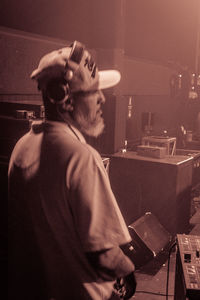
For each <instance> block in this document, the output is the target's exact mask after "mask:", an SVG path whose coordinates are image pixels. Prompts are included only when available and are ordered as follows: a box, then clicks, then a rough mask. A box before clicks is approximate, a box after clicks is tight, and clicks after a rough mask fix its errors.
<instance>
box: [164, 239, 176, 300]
mask: <svg viewBox="0 0 200 300" xmlns="http://www.w3.org/2000/svg"><path fill="white" fill-rule="evenodd" d="M175 246H176V241H175V242H174V243H173V244H172V245H171V247H170V249H169V254H168V264H167V282H166V300H168V296H169V295H168V289H169V266H170V257H171V252H172V249H173V248H174V247H175Z"/></svg>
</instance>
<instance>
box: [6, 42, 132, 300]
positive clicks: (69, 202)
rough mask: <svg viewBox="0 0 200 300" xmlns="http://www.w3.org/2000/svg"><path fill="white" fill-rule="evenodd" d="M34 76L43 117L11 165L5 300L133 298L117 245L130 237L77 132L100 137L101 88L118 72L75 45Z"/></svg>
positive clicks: (98, 163)
mask: <svg viewBox="0 0 200 300" xmlns="http://www.w3.org/2000/svg"><path fill="white" fill-rule="evenodd" d="M31 78H32V79H35V80H36V81H37V83H38V88H39V89H40V90H41V92H42V95H43V101H44V106H45V116H46V117H45V121H44V122H43V123H41V124H37V123H36V124H34V123H33V125H32V128H31V130H30V132H28V133H27V134H26V135H25V136H24V137H22V138H21V139H20V140H19V141H18V143H17V144H16V146H15V148H14V150H13V153H12V156H11V159H10V164H9V172H8V175H9V211H10V222H9V224H10V229H9V232H10V233H9V239H10V245H9V249H10V258H9V261H10V278H9V281H10V284H11V288H10V299H12V300H14V299H20V300H23V299H24V300H25V299H26V300H33V299H34V300H40V299H41V300H67V299H69V300H80V299H83V300H85V299H94V300H98V299H119V295H120V292H122V294H123V295H124V299H129V298H130V297H131V296H132V295H133V294H134V292H135V287H136V282H135V277H134V265H133V263H132V262H131V261H130V259H129V258H128V257H127V256H126V255H124V253H123V252H122V251H121V249H120V246H121V245H124V244H126V243H128V242H130V240H131V238H130V235H129V232H128V230H127V227H126V225H125V222H124V219H123V217H122V215H121V213H120V210H119V208H118V205H117V203H116V200H115V197H114V195H113V193H112V190H111V187H110V183H109V178H108V175H107V172H106V170H105V168H104V165H103V163H102V159H101V157H100V155H99V154H98V153H97V151H96V150H95V149H93V148H92V147H91V146H90V145H88V144H87V143H86V141H85V138H84V136H83V135H82V133H83V134H87V135H89V136H95V137H97V136H98V135H99V134H100V133H101V132H102V131H103V128H104V121H103V119H102V110H101V106H102V104H103V103H104V102H105V98H104V96H103V93H102V91H101V88H107V87H111V86H113V85H115V84H117V83H118V82H119V80H120V74H119V72H118V71H115V70H111V71H101V72H99V71H98V69H97V66H96V64H95V63H94V61H93V60H92V58H91V55H90V54H89V52H88V51H87V50H86V49H85V47H84V46H83V45H82V44H81V43H79V42H74V43H73V45H72V46H70V47H66V48H63V49H59V50H56V51H53V52H51V53H49V54H47V55H45V56H44V57H43V58H42V59H41V61H40V63H39V66H38V68H37V69H36V70H35V71H33V73H32V75H31ZM81 132H82V133H81ZM120 279H121V283H123V285H122V286H121V285H120V284H119V283H120ZM116 282H118V285H116ZM116 286H117V287H118V289H116Z"/></svg>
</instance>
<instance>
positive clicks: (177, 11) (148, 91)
mask: <svg viewBox="0 0 200 300" xmlns="http://www.w3.org/2000/svg"><path fill="white" fill-rule="evenodd" d="M0 41H1V42H0V53H1V59H0V125H1V126H0V140H1V141H0V143H1V147H0V148H1V150H0V178H1V201H2V210H1V221H2V225H1V240H2V243H1V244H2V250H1V262H2V266H3V268H2V269H4V268H7V260H8V257H7V250H8V249H7V238H8V234H7V219H8V218H7V216H8V213H7V204H8V166H9V161H10V158H11V153H12V151H13V149H14V146H15V145H16V143H17V141H18V140H19V139H20V138H21V137H22V136H23V135H25V134H26V133H27V132H28V131H29V130H30V128H31V126H32V124H33V123H34V122H35V121H36V122H43V121H45V112H44V105H43V100H42V95H41V92H40V91H39V90H38V89H37V84H36V82H34V81H33V80H31V78H30V75H31V73H32V71H33V70H34V69H35V68H36V67H37V65H38V62H39V60H40V59H41V58H42V57H43V56H44V55H45V54H46V53H48V52H51V51H53V50H57V49H61V48H64V47H69V46H70V45H71V44H72V43H73V42H74V41H79V42H81V43H82V44H84V45H86V46H87V48H88V49H89V51H90V52H91V53H92V56H93V57H94V59H95V61H96V63H97V65H98V69H99V70H100V71H101V70H106V69H111V70H112V69H115V70H118V71H119V72H120V74H121V80H120V82H119V84H117V85H115V86H111V87H109V88H107V89H105V90H104V91H103V93H104V96H105V99H106V102H105V104H104V106H103V108H102V110H103V117H104V123H105V128H104V131H103V132H102V134H101V135H100V136H99V137H97V138H96V137H93V136H89V135H87V134H85V135H84V138H85V140H86V142H87V143H88V144H89V145H90V146H91V147H93V148H94V149H95V150H97V151H98V152H99V154H100V156H101V158H102V161H103V163H104V167H105V169H106V171H107V172H106V173H107V175H108V177H109V180H110V186H111V189H112V191H113V194H114V196H115V198H116V202H117V204H118V206H119V210H120V212H121V214H122V216H123V218H124V221H125V225H126V226H127V230H128V232H129V234H130V236H131V238H132V242H130V243H129V244H128V246H127V245H126V247H125V248H124V249H123V251H124V253H126V254H127V256H129V257H130V259H131V260H132V261H133V263H134V264H135V267H136V270H135V276H136V280H137V287H136V292H135V294H134V295H133V296H132V297H131V298H130V299H135V300H146V299H147V300H148V299H149V300H156V299H158V300H161V299H166V300H167V299H168V300H172V299H174V300H194V299H200V258H199V255H200V254H199V253H200V0H168V1H160V0H148V1H147V0H107V1H106V0H101V1H98V0H85V1H80V0H79V1H78V0H57V1H54V0H48V1H47V0H34V1H33V0H26V1H25V0H22V1H18V2H17V1H14V0H2V1H1V4H0ZM86 185H87V183H86ZM108 215H109V212H108ZM105 231H106V228H105ZM133 248H134V249H136V253H135V254H134V251H132V250H131V249H133ZM188 257H189V258H188ZM191 270H192V271H191ZM191 272H193V273H192V275H191ZM6 273H7V272H6ZM4 276H5V275H4ZM8 288H9V287H8ZM60 299H61V300H65V299H64V298H48V299H46V298H44V299H43V300H60ZM80 299H81V298H80ZM83 299H85V298H83ZM91 299H93V300H98V299H104V298H95V297H94V298H91ZM105 299H108V298H105ZM110 299H111V298H110ZM9 300H21V299H20V298H19V299H18V298H16V299H14V298H9ZM22 300H23V299H22ZM27 300H36V299H35V298H30V299H28V298H27ZM38 300H40V299H38ZM66 300H68V299H67V298H66ZM72 300H73V299H72ZM77 300H78V299H77Z"/></svg>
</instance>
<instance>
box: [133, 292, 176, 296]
mask: <svg viewBox="0 0 200 300" xmlns="http://www.w3.org/2000/svg"><path fill="white" fill-rule="evenodd" d="M135 293H140V294H151V295H156V296H164V297H165V296H166V294H163V293H154V292H150V291H136V292H135ZM168 296H169V297H174V295H168Z"/></svg>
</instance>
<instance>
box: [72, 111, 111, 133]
mask: <svg viewBox="0 0 200 300" xmlns="http://www.w3.org/2000/svg"><path fill="white" fill-rule="evenodd" d="M73 119H74V121H75V122H76V124H77V125H78V127H79V129H80V131H81V132H82V133H85V134H87V135H88V136H91V137H98V136H99V135H101V134H102V132H103V130H104V127H105V124H104V120H103V118H102V117H99V118H96V119H95V120H92V121H91V120H89V119H88V118H86V117H85V116H84V115H82V114H80V113H76V114H73Z"/></svg>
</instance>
